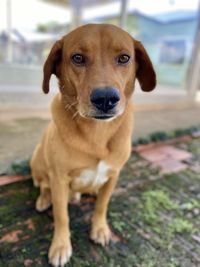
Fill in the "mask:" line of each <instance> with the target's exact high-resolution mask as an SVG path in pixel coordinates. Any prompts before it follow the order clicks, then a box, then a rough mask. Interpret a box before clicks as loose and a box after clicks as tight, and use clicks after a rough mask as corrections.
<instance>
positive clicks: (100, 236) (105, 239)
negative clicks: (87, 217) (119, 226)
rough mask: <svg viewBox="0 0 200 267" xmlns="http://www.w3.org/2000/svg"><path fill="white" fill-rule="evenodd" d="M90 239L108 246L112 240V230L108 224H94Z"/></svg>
mask: <svg viewBox="0 0 200 267" xmlns="http://www.w3.org/2000/svg"><path fill="white" fill-rule="evenodd" d="M90 238H91V239H92V240H93V241H94V242H95V243H97V244H100V245H102V246H106V245H108V244H109V242H110V239H111V230H110V228H109V226H108V224H107V223H104V224H96V225H95V223H93V225H92V230H91V233H90Z"/></svg>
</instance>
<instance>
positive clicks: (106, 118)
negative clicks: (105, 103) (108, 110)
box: [92, 115, 115, 120]
mask: <svg viewBox="0 0 200 267" xmlns="http://www.w3.org/2000/svg"><path fill="white" fill-rule="evenodd" d="M114 117H115V115H100V116H93V117H92V118H93V119H96V120H109V119H112V118H114Z"/></svg>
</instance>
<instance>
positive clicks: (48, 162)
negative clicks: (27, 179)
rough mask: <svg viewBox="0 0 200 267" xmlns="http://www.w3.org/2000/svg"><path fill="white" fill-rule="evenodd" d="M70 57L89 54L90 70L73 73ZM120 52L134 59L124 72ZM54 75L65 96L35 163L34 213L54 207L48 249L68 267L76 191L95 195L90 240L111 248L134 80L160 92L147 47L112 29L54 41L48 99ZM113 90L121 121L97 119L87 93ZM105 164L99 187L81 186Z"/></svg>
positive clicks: (91, 29)
mask: <svg viewBox="0 0 200 267" xmlns="http://www.w3.org/2000/svg"><path fill="white" fill-rule="evenodd" d="M73 53H82V54H86V56H87V58H88V63H87V65H86V66H84V67H80V66H75V65H74V64H73V63H72V61H71V56H72V54H73ZM121 53H128V54H129V55H130V57H131V60H130V62H129V64H127V65H125V66H119V65H118V64H117V63H116V61H115V58H116V56H118V55H119V54H121ZM52 74H55V75H56V76H57V78H58V80H59V88H60V93H59V94H57V95H56V96H55V97H54V99H53V102H52V106H51V111H52V121H51V122H50V124H49V126H48V128H47V129H46V131H45V133H44V136H43V138H42V141H41V143H40V144H38V145H37V147H36V149H35V151H34V153H33V157H32V160H31V168H32V175H33V180H34V184H35V185H36V186H39V187H40V196H39V197H38V199H37V202H36V208H37V210H39V211H43V210H45V209H46V208H48V207H49V205H50V204H51V203H52V205H53V215H54V223H55V225H54V227H55V229H54V236H53V240H52V244H51V247H50V250H49V261H50V263H51V264H52V265H53V266H64V265H65V264H66V263H67V262H68V260H69V258H70V256H71V251H72V248H71V241H70V231H69V217H68V211H67V204H68V202H69V200H70V198H71V197H72V196H74V197H76V198H79V192H81V193H84V192H87V193H95V194H96V195H97V201H96V207H95V211H94V214H93V217H92V228H91V234H90V237H91V239H92V240H94V241H95V242H96V243H100V244H102V245H106V244H108V242H109V240H110V238H111V232H110V229H109V226H108V224H107V220H106V213H107V207H108V202H109V200H110V197H111V195H112V192H113V190H114V188H115V185H116V183H117V180H118V176H119V173H120V170H121V169H122V167H123V165H124V164H125V162H126V161H127V159H128V157H129V155H130V152H131V135H132V125H133V104H132V100H131V96H132V93H133V88H134V82H135V79H136V78H137V79H138V81H139V83H140V85H141V88H142V90H144V91H151V90H153V89H154V87H155V85H156V76H155V72H154V70H153V66H152V63H151V61H150V59H149V57H148V55H147V52H146V51H145V49H144V47H143V46H142V44H141V43H140V42H138V41H136V40H134V39H133V38H132V37H131V36H130V35H129V34H128V33H126V32H125V31H123V30H121V29H120V28H118V27H115V26H112V25H106V24H104V25H85V26H82V27H79V28H78V29H76V30H74V31H72V32H71V33H69V34H68V35H66V36H64V37H63V38H62V39H61V40H59V41H57V42H56V43H55V45H54V46H53V48H52V50H51V52H50V54H49V56H48V58H47V60H46V62H45V65H44V80H43V91H44V93H48V92H49V81H50V77H51V75H52ZM103 86H113V87H115V88H117V89H118V90H119V92H120V102H119V104H118V106H117V109H116V116H115V118H114V119H113V120H111V121H101V120H96V119H93V118H92V116H93V115H94V112H95V111H94V108H93V107H92V105H91V103H90V100H89V99H90V94H91V92H92V90H93V89H94V88H96V87H103ZM100 162H104V163H106V164H107V165H108V166H109V169H108V171H107V173H106V176H107V178H108V179H107V181H106V182H105V183H103V184H96V185H94V184H93V183H92V182H89V183H88V184H86V185H85V181H84V179H83V180H80V179H77V177H79V176H80V175H81V173H83V172H84V171H85V170H95V169H96V168H97V166H98V164H99V163H100Z"/></svg>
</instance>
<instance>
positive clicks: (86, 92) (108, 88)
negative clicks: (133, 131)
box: [43, 24, 156, 119]
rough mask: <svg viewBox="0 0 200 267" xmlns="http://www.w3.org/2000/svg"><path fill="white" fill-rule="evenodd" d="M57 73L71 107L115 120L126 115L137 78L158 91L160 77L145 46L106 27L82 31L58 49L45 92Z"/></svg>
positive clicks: (48, 65) (48, 62) (54, 50)
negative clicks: (158, 77)
mask: <svg viewBox="0 0 200 267" xmlns="http://www.w3.org/2000/svg"><path fill="white" fill-rule="evenodd" d="M52 74H55V75H56V76H57V78H58V79H59V83H60V90H61V93H62V94H63V96H64V99H66V101H67V102H68V104H69V107H72V106H73V107H75V108H76V110H77V112H78V113H79V115H81V116H83V117H87V118H94V119H110V118H114V117H117V116H119V115H120V114H122V113H123V111H124V110H125V107H126V103H127V102H128V100H129V99H130V98H131V95H132V92H133V88H134V82H135V79H138V81H139V83H140V86H141V89H142V90H143V91H146V92H149V91H152V90H153V89H154V88H155V86H156V75H155V72H154V69H153V66H152V63H151V60H150V58H149V56H148V54H147V52H146V50H145V48H144V47H143V45H142V44H141V43H140V42H138V41H136V40H134V39H133V38H132V37H131V36H130V35H129V34H128V33H127V32H125V31H123V30H122V29H120V28H118V27H116V26H113V25H106V24H99V25H94V24H91V25H85V26H82V27H79V28H77V29H76V30H74V31H72V32H71V33H69V34H68V35H66V36H64V37H63V38H62V39H61V40H59V41H57V42H56V43H55V44H54V46H53V47H52V49H51V51H50V54H49V56H48V58H47V60H46V62H45V65H44V80H43V91H44V93H48V92H49V80H50V77H51V75H52Z"/></svg>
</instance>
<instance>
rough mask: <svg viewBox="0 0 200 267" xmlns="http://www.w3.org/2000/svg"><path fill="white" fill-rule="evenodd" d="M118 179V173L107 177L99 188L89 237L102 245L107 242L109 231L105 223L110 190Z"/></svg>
mask: <svg viewBox="0 0 200 267" xmlns="http://www.w3.org/2000/svg"><path fill="white" fill-rule="evenodd" d="M117 180H118V174H114V175H112V176H110V177H109V180H108V181H107V182H106V184H104V185H103V187H102V188H101V189H100V190H99V193H98V195H97V201H96V206H95V210H94V214H93V217H92V229H91V234H90V238H91V239H92V240H93V241H94V242H95V243H99V244H101V245H102V246H105V245H107V244H108V243H109V241H110V238H111V231H110V228H109V225H108V223H107V218H106V217H107V208H108V203H109V200H110V197H111V195H112V192H113V190H114V188H115V185H116V183H117Z"/></svg>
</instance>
